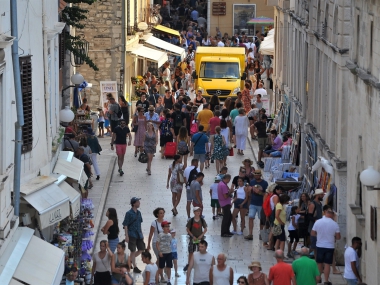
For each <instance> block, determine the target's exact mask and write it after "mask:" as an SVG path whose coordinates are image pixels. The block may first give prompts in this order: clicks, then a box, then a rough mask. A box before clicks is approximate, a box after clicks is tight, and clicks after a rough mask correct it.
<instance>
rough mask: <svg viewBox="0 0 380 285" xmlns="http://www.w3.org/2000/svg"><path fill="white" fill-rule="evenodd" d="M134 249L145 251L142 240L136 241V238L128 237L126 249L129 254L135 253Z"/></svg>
mask: <svg viewBox="0 0 380 285" xmlns="http://www.w3.org/2000/svg"><path fill="white" fill-rule="evenodd" d="M136 247H137V249H138V250H139V251H142V250H145V243H144V239H142V238H141V239H140V238H139V239H137V238H133V237H129V242H128V249H129V250H130V251H131V252H135V251H136Z"/></svg>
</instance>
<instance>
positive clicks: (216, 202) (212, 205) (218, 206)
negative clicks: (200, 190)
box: [211, 199, 220, 208]
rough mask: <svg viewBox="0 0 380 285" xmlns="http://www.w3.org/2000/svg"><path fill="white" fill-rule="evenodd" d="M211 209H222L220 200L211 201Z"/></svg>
mask: <svg viewBox="0 0 380 285" xmlns="http://www.w3.org/2000/svg"><path fill="white" fill-rule="evenodd" d="M211 207H213V208H220V205H219V200H218V199H211Z"/></svg>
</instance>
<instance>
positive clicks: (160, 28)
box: [153, 25, 179, 37]
mask: <svg viewBox="0 0 380 285" xmlns="http://www.w3.org/2000/svg"><path fill="white" fill-rule="evenodd" d="M153 29H154V30H157V31H160V32H163V33H166V34H170V35H173V36H176V37H179V32H178V31H176V30H173V29H170V28H168V27H165V26H162V25H157V26H155V27H153Z"/></svg>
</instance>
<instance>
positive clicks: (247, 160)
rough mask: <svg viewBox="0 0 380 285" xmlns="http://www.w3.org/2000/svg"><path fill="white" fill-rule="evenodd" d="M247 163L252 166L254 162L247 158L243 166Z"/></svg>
mask: <svg viewBox="0 0 380 285" xmlns="http://www.w3.org/2000/svg"><path fill="white" fill-rule="evenodd" d="M246 162H249V164H250V165H252V164H253V161H252V160H250V159H249V158H246V159H244V160H243V161H242V163H243V164H244V163H246Z"/></svg>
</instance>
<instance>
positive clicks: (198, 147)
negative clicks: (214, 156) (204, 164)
mask: <svg viewBox="0 0 380 285" xmlns="http://www.w3.org/2000/svg"><path fill="white" fill-rule="evenodd" d="M198 139H199V140H198ZM197 141H198V142H197ZM191 142H193V143H194V144H195V143H196V144H195V145H194V153H195V154H205V153H206V143H208V137H207V136H206V135H205V134H204V133H196V134H194V135H193V137H192V138H191Z"/></svg>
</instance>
